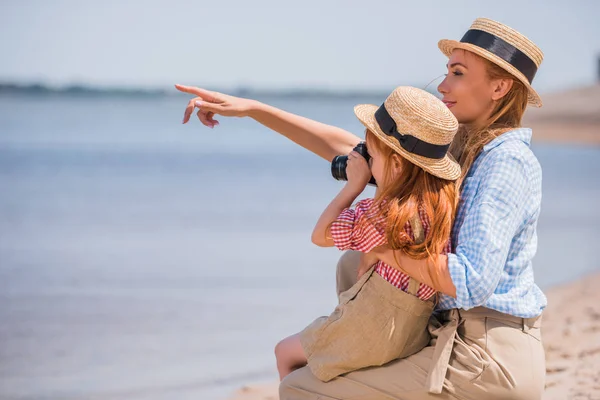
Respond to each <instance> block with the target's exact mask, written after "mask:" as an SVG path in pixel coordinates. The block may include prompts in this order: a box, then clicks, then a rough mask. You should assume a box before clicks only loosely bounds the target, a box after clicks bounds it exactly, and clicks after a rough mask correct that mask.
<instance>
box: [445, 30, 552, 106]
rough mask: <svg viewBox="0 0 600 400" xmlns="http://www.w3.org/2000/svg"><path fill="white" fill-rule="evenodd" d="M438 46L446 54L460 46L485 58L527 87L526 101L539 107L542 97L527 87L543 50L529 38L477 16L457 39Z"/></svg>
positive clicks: (539, 61)
mask: <svg viewBox="0 0 600 400" xmlns="http://www.w3.org/2000/svg"><path fill="white" fill-rule="evenodd" d="M438 47H439V48H440V50H441V51H442V53H444V54H445V55H446V56H448V57H450V54H452V50H454V49H463V50H468V51H470V52H473V53H475V54H477V55H480V56H481V57H483V58H486V59H488V60H489V61H491V62H493V63H494V64H496V65H498V66H499V67H501V68H503V69H505V70H506V71H508V72H510V73H511V74H512V75H513V76H514V77H515V78H517V79H518V80H520V81H521V82H523V84H524V85H525V86H526V87H527V89H529V96H528V100H529V104H531V105H534V106H536V107H541V106H542V99H541V98H540V96H539V95H538V94H537V92H536V91H535V90H534V89H533V88H532V87H531V82H532V81H533V77H534V76H535V73H536V72H537V70H538V68H539V67H540V64H541V63H542V60H543V59H544V53H542V50H540V48H539V47H537V46H536V45H535V43H533V42H532V41H531V40H529V39H527V38H526V37H525V36H523V35H522V34H520V33H519V32H517V31H515V30H514V29H512V28H510V27H508V26H506V25H504V24H501V23H500V22H496V21H493V20H491V19H487V18H477V19H476V20H475V22H473V24H472V25H471V28H470V29H469V30H468V31H467V33H465V35H464V36H463V37H462V39H461V40H460V42H457V41H456V40H449V39H443V40H440V41H439V42H438Z"/></svg>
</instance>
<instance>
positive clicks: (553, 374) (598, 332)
mask: <svg viewBox="0 0 600 400" xmlns="http://www.w3.org/2000/svg"><path fill="white" fill-rule="evenodd" d="M546 295H547V296H548V307H547V308H546V310H545V311H544V321H543V326H542V335H543V341H544V347H545V349H546V361H547V363H546V372H547V375H546V392H545V395H544V400H567V399H568V400H584V399H585V400H592V399H593V400H600V273H596V274H594V275H590V276H587V277H585V278H583V279H580V280H578V281H575V282H572V283H569V284H565V285H561V286H557V287H554V288H551V289H549V290H547V291H546ZM276 399H278V396H277V383H271V384H263V385H249V386H246V387H243V388H241V389H240V390H238V391H237V392H236V393H235V394H234V395H233V397H231V398H230V400H276Z"/></svg>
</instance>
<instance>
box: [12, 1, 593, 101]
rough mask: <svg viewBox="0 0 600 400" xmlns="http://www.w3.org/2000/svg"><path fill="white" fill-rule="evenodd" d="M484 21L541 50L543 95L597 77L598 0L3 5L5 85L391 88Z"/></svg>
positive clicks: (416, 78) (434, 62)
mask: <svg viewBox="0 0 600 400" xmlns="http://www.w3.org/2000/svg"><path fill="white" fill-rule="evenodd" d="M477 17H487V18H491V19H495V20H497V21H500V22H503V23H505V24H507V25H509V26H511V27H513V28H515V29H517V30H518V31H520V32H521V33H523V34H525V35H526V36H527V37H529V38H530V39H532V40H533V41H534V42H535V43H536V44H537V45H538V46H539V47H540V48H541V49H542V51H543V52H544V54H545V58H544V62H543V63H542V66H541V68H540V70H539V71H538V74H537V75H536V78H535V80H534V84H533V86H534V87H535V88H536V89H538V91H540V92H542V93H543V92H551V91H557V90H562V89H567V88H570V87H574V86H583V85H589V84H592V83H594V82H598V80H599V75H600V72H599V71H598V70H599V69H600V66H599V64H600V62H599V61H598V59H599V58H600V23H599V22H598V21H599V18H600V1H595V0H587V1H585V0H572V1H556V0H545V1H540V0H520V1H514V0H503V1H482V0H480V1H461V0H455V1H452V2H449V1H444V2H442V1H414V0H413V1H396V0H387V1H383V0H368V1H367V0H363V1H355V0H344V1H341V0H340V1H335V0H329V1H328V0H320V1H319V0H302V1H286V0H252V1H249V0H227V1H208V0H195V1H188V0H184V1H152V0H146V1H139V0H130V1H125V0H122V1H115V0H103V1H98V0H94V1H91V0H53V1H34V0H0V57H1V61H0V81H4V82H7V81H10V82H20V83H30V82H43V83H47V84H50V85H59V86H60V85H67V84H74V83H75V84H89V85H93V86H124V87H142V88H160V87H169V86H170V85H172V84H173V83H183V84H190V85H199V86H204V87H207V88H215V89H223V88H237V87H240V86H241V87H249V88H265V89H278V88H302V87H310V88H317V89H327V90H331V89H333V90H335V89H359V90H362V89H365V90H389V88H390V87H395V86H398V85H425V84H426V83H427V82H428V81H430V80H432V79H434V78H435V77H437V76H439V75H441V74H443V73H445V64H446V61H447V59H446V58H445V57H444V56H443V55H442V54H441V53H440V51H439V50H438V48H437V42H438V40H439V39H443V38H448V39H457V40H459V39H460V38H461V36H462V35H463V34H464V32H465V31H466V30H467V29H468V28H469V26H470V25H471V22H472V21H473V20H474V19H475V18H477Z"/></svg>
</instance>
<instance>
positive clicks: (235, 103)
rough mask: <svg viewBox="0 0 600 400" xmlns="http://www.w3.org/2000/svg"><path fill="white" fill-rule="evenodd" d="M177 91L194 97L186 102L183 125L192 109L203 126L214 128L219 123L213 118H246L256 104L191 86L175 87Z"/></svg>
mask: <svg viewBox="0 0 600 400" xmlns="http://www.w3.org/2000/svg"><path fill="white" fill-rule="evenodd" d="M175 87H176V88H177V90H179V91H180V92H184V93H189V94H193V95H195V96H197V97H194V98H193V99H191V100H190V101H189V102H188V105H187V107H186V108H185V113H184V114H183V123H184V124H185V123H187V122H188V121H189V120H190V116H191V115H192V112H194V108H198V112H197V113H196V115H197V116H198V119H199V120H200V122H202V124H203V125H204V126H208V127H209V128H214V127H215V125H219V121H217V120H215V119H214V118H213V117H214V116H215V115H222V116H224V117H246V116H248V114H249V113H250V111H251V110H252V108H253V106H254V105H255V104H256V102H255V101H254V100H250V99H243V98H241V97H235V96H229V95H226V94H223V93H219V92H210V91H208V90H205V89H201V88H198V87H193V86H183V85H175Z"/></svg>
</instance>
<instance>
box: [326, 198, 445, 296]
mask: <svg viewBox="0 0 600 400" xmlns="http://www.w3.org/2000/svg"><path fill="white" fill-rule="evenodd" d="M419 217H420V218H421V224H422V225H423V230H424V233H425V235H427V234H428V233H429V220H428V218H427V215H426V214H425V212H424V211H422V210H420V211H419ZM400 235H402V236H405V239H406V240H411V241H414V235H413V232H412V229H411V226H410V223H409V222H407V223H406V225H405V226H404V232H401V233H400ZM331 237H332V238H333V242H334V244H335V246H336V247H337V248H339V249H340V250H357V251H361V252H363V253H368V252H370V251H371V250H373V249H374V248H375V247H378V246H382V245H384V244H386V243H387V239H386V236H385V220H384V218H382V217H381V216H380V215H379V213H378V212H377V208H376V207H375V206H374V200H373V199H365V200H361V201H359V202H358V203H357V204H356V205H355V207H354V209H352V208H346V209H344V210H343V211H342V212H341V213H340V215H339V216H338V218H337V219H336V220H335V221H334V222H333V223H332V224H331ZM450 249H451V246H450V242H448V245H447V246H446V251H445V252H448V251H450ZM375 272H376V273H377V274H379V275H381V277H382V278H383V279H385V280H386V281H388V282H389V283H391V284H392V285H394V286H395V287H397V288H399V289H401V290H403V291H405V292H406V291H408V283H409V281H410V277H409V276H408V275H406V274H405V273H403V272H400V271H399V270H397V269H395V268H393V267H391V266H390V265H388V264H386V263H384V262H383V261H378V262H377V264H376V265H375ZM434 294H435V290H434V289H433V288H431V287H430V286H427V285H425V284H420V285H419V289H418V291H417V297H419V298H420V299H422V300H427V299H429V298H430V297H431V296H433V295H434Z"/></svg>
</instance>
